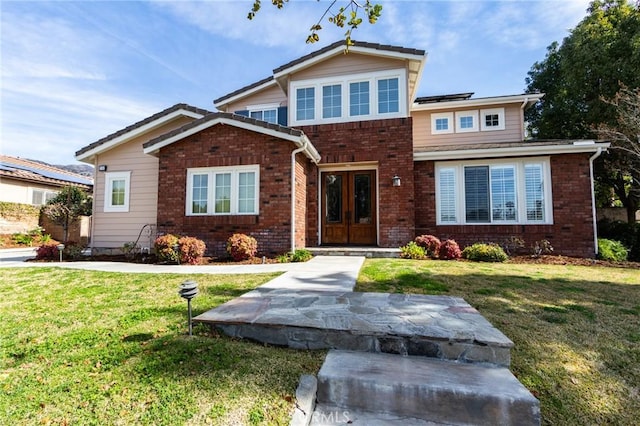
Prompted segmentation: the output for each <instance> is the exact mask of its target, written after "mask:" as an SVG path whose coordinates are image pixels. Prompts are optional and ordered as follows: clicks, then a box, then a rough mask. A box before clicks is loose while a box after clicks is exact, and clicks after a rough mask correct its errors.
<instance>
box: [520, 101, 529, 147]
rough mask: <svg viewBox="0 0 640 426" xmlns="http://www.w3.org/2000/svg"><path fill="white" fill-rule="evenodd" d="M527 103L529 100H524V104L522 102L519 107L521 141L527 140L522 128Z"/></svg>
mask: <svg viewBox="0 0 640 426" xmlns="http://www.w3.org/2000/svg"><path fill="white" fill-rule="evenodd" d="M528 103H529V98H524V102H522V105H520V111H522V114H521V117H522V121H521V123H522V126H521V127H520V131H521V132H522V133H520V134H521V135H522V140H525V139H526V138H527V135H526V133H525V127H524V109H525V108H526V107H527V104H528Z"/></svg>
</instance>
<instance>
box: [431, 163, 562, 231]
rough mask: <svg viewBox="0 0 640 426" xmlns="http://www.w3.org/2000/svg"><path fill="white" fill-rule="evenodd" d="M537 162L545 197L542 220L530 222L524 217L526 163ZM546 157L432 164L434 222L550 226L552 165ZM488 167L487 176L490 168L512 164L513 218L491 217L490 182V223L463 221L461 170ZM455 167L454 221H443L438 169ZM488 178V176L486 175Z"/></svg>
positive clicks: (462, 176) (463, 190)
mask: <svg viewBox="0 0 640 426" xmlns="http://www.w3.org/2000/svg"><path fill="white" fill-rule="evenodd" d="M529 164H536V165H541V166H542V178H543V185H544V188H543V200H544V220H542V221H531V220H527V209H526V190H525V185H526V182H525V172H524V169H525V166H526V165H529ZM550 164H551V163H550V159H549V157H533V158H521V159H510V160H495V159H494V160H474V161H455V162H453V161H442V162H437V163H436V164H435V168H434V171H435V191H434V192H435V196H436V225H437V226H447V225H468V226H477V225H479V226H486V225H553V194H552V185H551V166H550ZM473 166H487V167H489V176H491V168H492V167H500V166H509V167H513V169H514V172H515V176H514V184H515V190H516V194H515V195H516V215H517V216H516V220H493V218H492V211H491V210H492V206H491V184H489V188H488V190H489V222H467V221H466V214H465V213H466V205H465V186H464V185H465V184H464V170H465V167H473ZM446 169H449V170H454V173H455V175H454V179H455V196H456V199H455V208H456V221H455V222H442V221H441V220H440V218H441V215H440V213H441V201H440V170H446ZM489 179H490V178H489Z"/></svg>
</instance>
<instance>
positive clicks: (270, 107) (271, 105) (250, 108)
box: [245, 103, 280, 111]
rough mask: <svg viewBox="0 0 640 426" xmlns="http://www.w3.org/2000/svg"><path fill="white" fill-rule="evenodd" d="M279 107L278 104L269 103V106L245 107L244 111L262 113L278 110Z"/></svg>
mask: <svg viewBox="0 0 640 426" xmlns="http://www.w3.org/2000/svg"><path fill="white" fill-rule="evenodd" d="M279 107H280V104H279V103H271V104H256V105H247V106H246V107H245V109H246V110H247V111H264V110H267V109H278V108H279Z"/></svg>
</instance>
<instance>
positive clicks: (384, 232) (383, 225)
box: [302, 118, 414, 247]
mask: <svg viewBox="0 0 640 426" xmlns="http://www.w3.org/2000/svg"><path fill="white" fill-rule="evenodd" d="M302 130H303V131H304V132H305V134H306V135H307V136H308V137H309V139H310V140H311V142H312V143H313V145H314V146H315V147H316V149H317V150H318V152H319V153H320V155H321V156H322V160H321V162H320V164H321V165H323V166H326V165H328V164H338V163H339V164H343V163H358V162H377V167H378V190H379V229H380V231H379V239H378V245H379V246H381V247H398V246H400V245H403V244H406V242H407V241H408V240H410V239H412V238H413V235H414V215H413V214H412V212H413V209H414V186H413V164H414V163H413V133H412V121H411V118H397V119H388V120H372V121H358V122H351V123H337V124H324V125H315V126H304V127H302ZM372 168H375V166H374V167H372ZM396 174H397V175H398V176H400V178H401V179H402V185H401V186H400V187H394V186H393V185H392V178H393V176H394V175H396ZM317 180H318V171H317V169H316V168H315V167H313V169H312V170H311V173H309V175H308V181H307V191H308V192H307V236H306V245H307V246H310V247H311V246H316V245H317V242H318V232H319V230H318V217H319V216H318V210H319V206H318V189H319V185H318V182H317Z"/></svg>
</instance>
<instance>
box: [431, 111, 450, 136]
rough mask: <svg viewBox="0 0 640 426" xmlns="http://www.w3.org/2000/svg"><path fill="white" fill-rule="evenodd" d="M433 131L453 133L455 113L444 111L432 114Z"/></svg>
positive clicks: (434, 132)
mask: <svg viewBox="0 0 640 426" xmlns="http://www.w3.org/2000/svg"><path fill="white" fill-rule="evenodd" d="M431 133H432V134H434V135H437V134H443V133H453V113H452V112H442V113H435V114H431Z"/></svg>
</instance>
